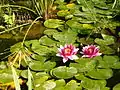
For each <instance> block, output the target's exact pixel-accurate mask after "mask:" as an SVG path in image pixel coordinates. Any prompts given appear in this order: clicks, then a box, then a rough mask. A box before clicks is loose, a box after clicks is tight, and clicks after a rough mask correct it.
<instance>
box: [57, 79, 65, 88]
mask: <svg viewBox="0 0 120 90" xmlns="http://www.w3.org/2000/svg"><path fill="white" fill-rule="evenodd" d="M55 83H56V87H61V86H65V84H66V83H65V80H64V79H59V80H56V81H55Z"/></svg>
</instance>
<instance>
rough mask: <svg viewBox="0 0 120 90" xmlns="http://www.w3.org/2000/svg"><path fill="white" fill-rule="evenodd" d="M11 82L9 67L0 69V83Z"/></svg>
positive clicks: (11, 76)
mask: <svg viewBox="0 0 120 90" xmlns="http://www.w3.org/2000/svg"><path fill="white" fill-rule="evenodd" d="M9 82H13V75H12V71H11V69H7V68H6V69H4V70H0V83H9Z"/></svg>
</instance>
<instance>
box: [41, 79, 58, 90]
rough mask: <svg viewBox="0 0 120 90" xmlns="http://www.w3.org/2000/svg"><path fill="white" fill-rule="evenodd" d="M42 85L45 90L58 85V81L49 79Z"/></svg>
mask: <svg viewBox="0 0 120 90" xmlns="http://www.w3.org/2000/svg"><path fill="white" fill-rule="evenodd" d="M42 87H43V88H45V90H52V89H53V88H55V87H56V83H55V82H54V81H52V80H49V81H46V82H44V84H43V86H42Z"/></svg>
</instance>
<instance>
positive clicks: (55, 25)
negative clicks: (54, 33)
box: [44, 19, 64, 28]
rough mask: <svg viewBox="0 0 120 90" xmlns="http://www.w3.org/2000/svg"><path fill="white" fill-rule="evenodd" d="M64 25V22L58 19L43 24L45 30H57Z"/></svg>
mask: <svg viewBox="0 0 120 90" xmlns="http://www.w3.org/2000/svg"><path fill="white" fill-rule="evenodd" d="M63 24H64V21H62V20H59V19H48V20H46V21H45V22H44V25H45V27H47V28H58V27H60V26H62V25H63Z"/></svg>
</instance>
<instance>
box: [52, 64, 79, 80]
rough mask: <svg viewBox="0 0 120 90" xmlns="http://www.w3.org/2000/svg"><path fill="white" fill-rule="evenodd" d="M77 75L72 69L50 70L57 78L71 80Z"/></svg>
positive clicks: (62, 67)
mask: <svg viewBox="0 0 120 90" xmlns="http://www.w3.org/2000/svg"><path fill="white" fill-rule="evenodd" d="M76 73H77V69H76V68H74V67H65V66H60V67H57V68H54V69H53V70H52V74H53V75H54V76H55V77H57V78H62V79H68V78H72V77H73V76H74V75H75V74H76Z"/></svg>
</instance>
